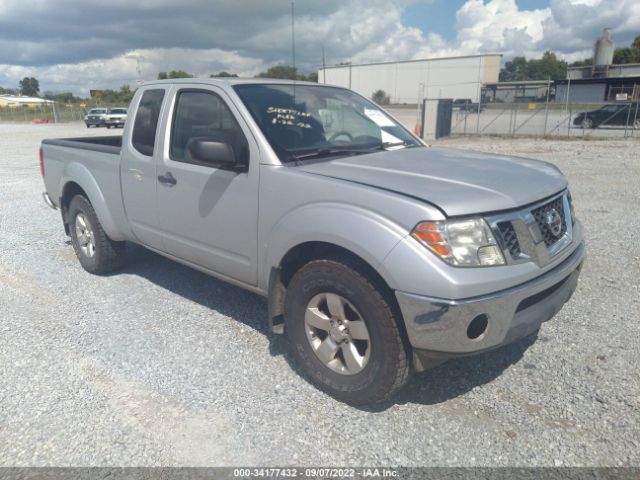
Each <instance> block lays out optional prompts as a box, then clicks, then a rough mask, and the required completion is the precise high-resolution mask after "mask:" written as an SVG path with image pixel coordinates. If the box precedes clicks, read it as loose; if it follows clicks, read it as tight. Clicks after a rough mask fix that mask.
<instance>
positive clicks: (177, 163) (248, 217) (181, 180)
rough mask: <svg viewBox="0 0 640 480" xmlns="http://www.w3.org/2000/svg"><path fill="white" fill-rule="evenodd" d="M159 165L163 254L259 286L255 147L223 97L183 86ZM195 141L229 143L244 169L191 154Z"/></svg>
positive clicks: (208, 89)
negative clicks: (202, 160)
mask: <svg viewBox="0 0 640 480" xmlns="http://www.w3.org/2000/svg"><path fill="white" fill-rule="evenodd" d="M171 110H172V112H171V115H170V118H169V120H168V123H167V125H166V126H165V131H167V132H169V135H167V136H166V137H165V145H164V149H163V154H162V158H161V160H160V162H159V163H158V169H157V172H158V186H157V198H158V215H159V219H160V225H161V228H162V231H163V236H164V249H165V251H166V252H167V253H169V254H171V255H174V256H176V257H178V258H181V259H184V260H186V261H188V262H191V263H194V264H196V265H198V266H201V267H205V268H207V269H209V270H213V271H215V272H217V273H219V274H222V275H224V276H227V277H230V278H233V279H236V280H239V281H241V282H244V283H247V284H250V285H256V283H257V260H256V255H257V221H258V165H259V151H258V147H257V144H256V143H255V140H254V139H253V137H252V135H251V134H250V131H249V129H248V127H247V125H246V124H245V122H244V121H243V119H242V117H241V116H240V115H239V113H238V111H237V109H236V108H235V106H234V105H233V104H232V102H230V101H229V98H228V97H227V95H226V94H225V93H224V92H223V91H222V90H221V89H218V88H216V87H213V86H203V85H193V86H189V85H181V86H180V88H176V94H175V96H174V98H173V103H172V106H171ZM194 139H205V140H209V141H215V142H223V143H227V144H229V145H231V147H232V148H233V151H234V153H235V156H236V158H237V159H238V161H239V162H240V163H241V164H242V165H244V166H245V168H243V169H240V170H238V169H236V170H232V169H229V168H221V167H219V166H216V165H209V164H206V163H203V162H200V161H197V160H196V159H194V158H192V155H191V153H190V149H189V146H190V145H192V143H193V141H194Z"/></svg>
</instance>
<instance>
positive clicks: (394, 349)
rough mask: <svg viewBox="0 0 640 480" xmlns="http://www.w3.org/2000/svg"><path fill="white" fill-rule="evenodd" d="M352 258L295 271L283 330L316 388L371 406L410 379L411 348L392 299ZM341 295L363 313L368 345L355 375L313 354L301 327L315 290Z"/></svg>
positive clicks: (321, 263)
mask: <svg viewBox="0 0 640 480" xmlns="http://www.w3.org/2000/svg"><path fill="white" fill-rule="evenodd" d="M375 283H376V282H375V281H373V280H372V279H370V278H368V275H367V274H366V273H365V271H364V269H363V268H360V267H359V265H358V264H357V263H355V262H350V261H348V260H346V261H336V260H314V261H312V262H310V263H307V264H306V265H304V266H303V267H302V268H301V269H300V270H298V271H297V272H296V273H295V275H294V276H293V278H292V279H291V282H290V283H289V285H288V288H287V294H286V299H285V332H286V335H287V337H288V341H289V347H290V350H291V355H292V356H293V357H294V359H295V361H296V362H297V364H298V365H299V366H300V368H301V369H302V371H303V372H304V374H305V375H306V376H307V377H308V378H309V379H310V380H311V382H312V383H314V384H315V385H316V386H317V387H318V388H320V389H321V390H323V391H325V392H327V393H328V394H330V395H331V396H333V397H335V398H336V399H338V400H341V401H344V402H346V403H349V404H352V405H372V404H375V403H380V402H383V401H385V400H387V399H389V398H390V397H391V396H393V395H394V394H395V393H396V392H397V391H398V390H399V389H400V388H402V387H403V386H404V385H405V384H406V383H407V381H408V379H409V376H410V373H411V367H410V358H411V356H410V348H409V346H408V342H407V341H406V340H405V339H404V337H403V334H402V332H401V330H400V327H399V324H398V319H397V318H396V315H394V312H393V310H394V309H393V308H392V307H391V305H390V300H387V299H386V298H385V295H383V293H382V292H381V291H380V290H379V289H378V288H376V287H375ZM322 293H333V294H338V295H340V296H342V297H343V298H344V299H345V300H347V301H348V302H350V303H351V304H353V306H354V307H355V308H356V309H357V310H358V312H359V313H360V314H361V316H362V319H363V320H364V321H365V324H366V326H367V329H368V333H369V337H370V341H369V342H370V343H369V346H370V348H371V351H370V356H369V358H368V362H367V363H366V364H365V366H364V368H363V369H362V370H361V371H360V372H359V373H356V374H353V375H344V374H340V373H338V372H336V371H333V370H332V369H331V368H329V367H328V366H327V365H325V364H324V363H323V362H322V361H321V360H320V359H319V358H318V356H317V355H316V353H315V352H314V350H313V348H312V347H311V343H310V341H309V340H308V338H307V333H306V331H305V329H306V327H305V322H304V316H305V312H306V309H307V306H308V305H309V302H310V301H311V300H312V299H313V298H314V297H316V296H317V295H319V294H322Z"/></svg>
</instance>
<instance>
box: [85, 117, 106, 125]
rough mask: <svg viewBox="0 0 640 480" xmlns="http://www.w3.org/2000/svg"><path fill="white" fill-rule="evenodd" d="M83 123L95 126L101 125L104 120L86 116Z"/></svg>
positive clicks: (103, 123)
mask: <svg viewBox="0 0 640 480" xmlns="http://www.w3.org/2000/svg"><path fill="white" fill-rule="evenodd" d="M84 123H85V124H86V125H87V126H89V125H94V126H96V127H102V126H104V125H105V120H104V118H87V119H85V121H84Z"/></svg>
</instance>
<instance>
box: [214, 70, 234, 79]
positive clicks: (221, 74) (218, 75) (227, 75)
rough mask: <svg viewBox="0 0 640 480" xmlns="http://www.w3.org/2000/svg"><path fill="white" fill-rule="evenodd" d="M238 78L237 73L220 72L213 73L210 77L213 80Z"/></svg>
mask: <svg viewBox="0 0 640 480" xmlns="http://www.w3.org/2000/svg"><path fill="white" fill-rule="evenodd" d="M237 76H238V74H237V73H229V72H224V71H223V72H218V73H212V74H211V75H209V77H211V78H231V77H234V78H236V77H237Z"/></svg>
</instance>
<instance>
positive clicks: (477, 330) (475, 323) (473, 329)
mask: <svg viewBox="0 0 640 480" xmlns="http://www.w3.org/2000/svg"><path fill="white" fill-rule="evenodd" d="M488 326H489V317H487V316H486V315H485V314H484V313H483V314H481V315H478V316H477V317H475V318H474V319H473V320H471V322H470V323H469V326H468V327H467V337H469V338H470V339H471V340H480V339H481V338H482V336H483V335H484V334H485V332H486V331H487V327H488Z"/></svg>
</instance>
